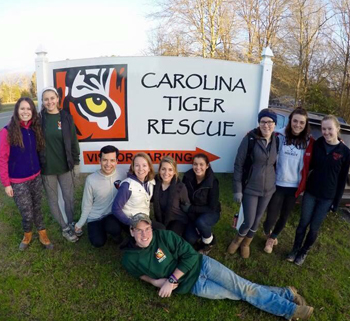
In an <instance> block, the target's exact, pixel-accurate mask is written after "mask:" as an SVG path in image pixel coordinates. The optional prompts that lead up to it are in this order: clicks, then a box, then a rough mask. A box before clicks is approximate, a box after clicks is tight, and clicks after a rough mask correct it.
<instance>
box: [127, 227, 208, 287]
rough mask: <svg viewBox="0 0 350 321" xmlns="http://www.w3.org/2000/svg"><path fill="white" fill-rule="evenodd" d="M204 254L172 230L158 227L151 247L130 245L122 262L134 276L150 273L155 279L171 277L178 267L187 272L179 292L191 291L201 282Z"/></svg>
mask: <svg viewBox="0 0 350 321" xmlns="http://www.w3.org/2000/svg"><path fill="white" fill-rule="evenodd" d="M202 258H203V257H202V255H201V254H198V253H197V252H196V251H195V250H194V249H193V248H192V246H191V245H190V244H189V243H187V242H186V241H185V240H184V239H182V238H181V237H180V236H178V235H177V234H176V233H174V232H172V231H165V230H159V231H158V230H154V231H153V239H152V241H151V243H150V245H149V246H148V247H147V248H139V247H137V246H134V247H133V248H131V247H130V248H127V249H125V251H124V254H123V260H122V264H123V266H124V267H125V269H126V270H127V271H128V272H129V273H130V274H131V275H132V276H134V277H136V278H140V277H141V276H142V275H147V276H149V277H150V278H152V279H160V278H168V277H169V276H170V275H171V274H172V273H173V272H174V270H175V269H176V268H178V269H179V270H180V271H182V272H183V273H184V275H183V276H182V277H181V278H180V280H179V286H178V287H177V288H176V289H175V290H174V292H177V293H188V292H189V291H191V289H192V287H193V286H194V284H195V283H196V282H197V280H198V277H199V273H200V269H201V266H202Z"/></svg>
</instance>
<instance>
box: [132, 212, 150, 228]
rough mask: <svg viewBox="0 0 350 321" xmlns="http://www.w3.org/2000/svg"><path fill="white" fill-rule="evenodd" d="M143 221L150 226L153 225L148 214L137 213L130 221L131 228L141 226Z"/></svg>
mask: <svg viewBox="0 0 350 321" xmlns="http://www.w3.org/2000/svg"><path fill="white" fill-rule="evenodd" d="M141 221H144V222H146V223H148V224H150V225H152V222H151V219H150V218H149V216H148V215H147V214H144V213H137V214H135V215H134V216H133V217H132V218H131V221H130V227H131V228H136V226H137V224H139V223H140V222H141Z"/></svg>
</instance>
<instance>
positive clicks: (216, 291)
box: [191, 255, 297, 319]
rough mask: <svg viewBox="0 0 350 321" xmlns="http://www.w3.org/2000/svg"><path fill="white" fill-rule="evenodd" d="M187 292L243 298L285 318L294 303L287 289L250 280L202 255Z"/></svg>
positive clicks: (220, 297)
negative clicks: (192, 284)
mask: <svg viewBox="0 0 350 321" xmlns="http://www.w3.org/2000/svg"><path fill="white" fill-rule="evenodd" d="M191 293H192V294H194V295H197V296H200V297H203V298H208V299H230V300H244V301H247V302H248V303H250V304H252V305H253V306H255V307H257V308H258V309H261V310H263V311H266V312H269V313H271V314H274V315H277V316H281V317H284V318H286V319H290V318H291V317H292V316H293V314H294V312H295V309H296V307H297V305H296V304H295V303H293V298H294V296H293V293H292V291H291V290H290V289H288V288H278V287H270V286H264V285H259V284H256V283H252V282H250V281H248V280H245V279H243V278H241V277H240V276H238V275H237V274H236V273H234V272H233V271H231V270H230V269H228V268H227V267H226V266H224V265H222V264H221V263H219V262H218V261H216V260H214V259H212V258H210V257H209V256H205V255H203V262H202V267H201V271H200V274H199V277H198V280H197V282H196V283H195V284H194V286H193V288H192V290H191Z"/></svg>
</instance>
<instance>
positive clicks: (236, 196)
mask: <svg viewBox="0 0 350 321" xmlns="http://www.w3.org/2000/svg"><path fill="white" fill-rule="evenodd" d="M242 198H243V194H242V193H233V200H234V201H235V202H237V203H242Z"/></svg>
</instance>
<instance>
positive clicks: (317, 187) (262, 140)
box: [227, 108, 350, 266]
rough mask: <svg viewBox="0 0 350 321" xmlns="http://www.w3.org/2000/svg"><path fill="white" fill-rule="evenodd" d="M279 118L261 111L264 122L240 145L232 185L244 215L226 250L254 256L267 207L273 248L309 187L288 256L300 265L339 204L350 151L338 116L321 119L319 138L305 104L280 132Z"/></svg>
mask: <svg viewBox="0 0 350 321" xmlns="http://www.w3.org/2000/svg"><path fill="white" fill-rule="evenodd" d="M276 120H277V116H276V114H275V113H274V112H273V111H271V110H269V109H264V110H262V111H261V112H260V113H259V115H258V122H259V127H258V128H256V129H254V130H252V131H250V132H249V133H248V134H247V135H246V136H245V137H244V139H243V141H242V143H241V145H240V147H239V149H238V153H237V157H236V160H235V164H234V173H233V183H234V184H233V189H234V200H235V201H237V202H242V207H243V213H244V219H243V223H242V224H241V226H240V227H239V229H238V233H237V235H236V237H235V238H234V240H233V241H232V242H231V244H230V245H229V247H228V250H227V251H228V253H230V254H234V253H235V252H236V251H237V250H238V249H240V252H241V255H242V257H243V258H248V257H249V255H250V247H249V245H250V243H251V242H252V240H253V238H254V235H255V233H256V231H257V229H258V227H259V224H260V221H261V218H262V216H263V214H264V212H265V210H266V209H267V215H266V220H265V222H264V224H263V229H264V233H265V235H266V238H267V240H266V244H265V248H264V251H265V252H266V253H271V252H272V251H273V247H274V246H275V245H277V244H278V240H277V237H278V235H279V234H280V233H281V231H282V230H283V228H284V227H285V225H286V222H287V220H288V217H289V215H290V213H291V212H292V210H293V207H294V205H295V203H296V200H297V198H298V196H299V195H300V194H301V193H302V192H304V195H303V201H302V209H301V216H300V222H299V225H298V227H297V230H296V234H295V240H294V246H293V249H292V250H291V252H290V253H289V254H288V256H287V260H288V261H290V262H294V263H295V264H297V265H299V266H300V265H302V264H303V263H304V261H305V259H306V256H307V254H308V252H309V250H310V248H311V247H312V245H313V244H314V243H315V241H316V239H317V235H318V232H319V229H320V227H321V224H322V222H323V220H324V219H325V218H326V215H327V213H328V212H329V211H333V212H335V211H336V210H337V208H338V205H339V202H340V200H341V198H342V195H343V192H344V188H345V185H346V180H347V176H348V171H349V166H350V150H349V148H348V147H347V146H346V145H345V144H344V143H343V141H342V140H341V139H340V136H339V132H340V124H339V121H338V119H337V118H336V117H335V116H333V115H327V116H325V117H324V118H323V119H322V121H321V132H322V136H321V137H320V138H318V139H317V140H316V141H315V140H314V139H313V137H312V136H311V135H310V125H309V120H308V114H307V112H306V110H305V109H303V108H296V109H295V110H294V111H293V112H292V113H291V114H290V116H289V122H288V125H287V126H286V127H285V128H283V129H281V130H279V131H276V132H275V125H276ZM308 228H309V231H308V233H307V235H306V232H307V229H308Z"/></svg>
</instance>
